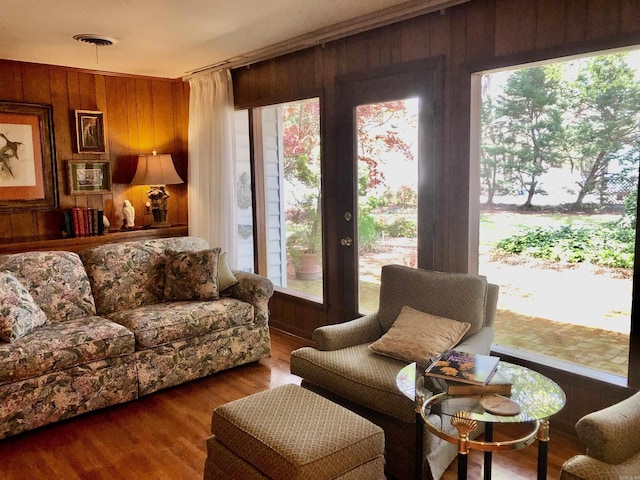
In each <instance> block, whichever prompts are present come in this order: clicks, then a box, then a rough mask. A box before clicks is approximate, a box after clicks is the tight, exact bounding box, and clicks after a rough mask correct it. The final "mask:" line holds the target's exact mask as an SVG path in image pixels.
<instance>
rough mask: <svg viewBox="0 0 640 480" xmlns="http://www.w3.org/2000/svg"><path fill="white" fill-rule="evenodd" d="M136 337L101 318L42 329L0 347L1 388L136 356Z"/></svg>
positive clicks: (61, 323) (81, 319) (77, 320)
mask: <svg viewBox="0 0 640 480" xmlns="http://www.w3.org/2000/svg"><path fill="white" fill-rule="evenodd" d="M134 349H135V342H134V337H133V333H131V332H130V331H129V330H127V329H126V328H124V327H122V326H121V325H118V324H117V323H114V322H111V321H109V320H107V319H105V318H102V317H95V316H94V317H85V318H76V319H73V320H68V321H66V322H58V323H52V324H50V325H44V326H42V327H39V328H37V329H35V330H33V331H31V332H29V333H27V334H26V335H24V336H23V337H21V338H19V339H17V340H16V341H14V342H12V343H2V344H0V384H4V383H9V382H13V381H16V380H20V379H23V378H29V377H34V376H37V375H41V374H43V373H48V372H52V371H58V370H63V369H65V368H70V367H73V366H76V365H81V364H84V363H89V362H92V361H95V360H102V359H105V358H111V357H115V356H117V355H124V354H128V353H133V352H134Z"/></svg>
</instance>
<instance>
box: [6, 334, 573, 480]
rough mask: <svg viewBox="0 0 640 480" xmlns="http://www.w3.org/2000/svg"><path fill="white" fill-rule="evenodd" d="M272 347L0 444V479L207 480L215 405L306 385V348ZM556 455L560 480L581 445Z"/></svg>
mask: <svg viewBox="0 0 640 480" xmlns="http://www.w3.org/2000/svg"><path fill="white" fill-rule="evenodd" d="M272 344H273V355H272V357H271V358H269V359H266V360H263V361H261V362H259V363H255V364H251V365H245V366H242V367H238V368H235V369H232V370H229V371H226V372H221V373H218V374H216V375H212V376H210V377H208V378H204V379H200V380H196V381H193V382H190V383H187V384H184V385H181V386H178V387H174V388H170V389H167V390H163V391H160V392H157V393H154V394H152V395H148V396H146V397H143V398H141V399H139V400H136V401H133V402H130V403H127V404H123V405H117V406H114V407H109V408H107V409H104V410H100V411H97V412H93V413H90V414H87V415H83V416H80V417H76V418H73V419H70V420H67V421H65V422H60V423H58V424H54V425H50V426H47V427H43V428H40V429H37V430H34V431H31V432H27V433H25V434H22V435H18V436H16V437H11V438H7V439H4V440H0V478H1V479H3V480H38V479H43V480H44V479H46V480H52V479H64V480H74V479H87V480H88V479H91V480H100V479H105V480H106V479H109V480H118V479H123V480H137V479H145V480H149V479H151V480H163V479H167V480H177V479H179V480H196V479H198V480H199V479H202V477H203V469H204V460H205V455H206V451H205V439H206V438H207V437H208V436H209V435H210V433H209V432H210V421H211V413H212V411H213V409H214V408H215V407H217V406H219V405H222V404H223V403H226V402H229V401H231V400H236V399H238V398H241V397H244V396H246V395H250V394H252V393H255V392H258V391H262V390H266V389H268V388H272V387H276V386H278V385H282V384H285V383H299V382H300V379H299V378H298V377H296V376H293V375H291V374H290V373H289V354H290V352H291V351H292V350H293V349H295V348H298V347H299V346H302V345H304V342H303V341H302V340H299V339H296V338H293V337H290V336H288V335H286V334H283V333H280V332H278V331H272ZM549 451H550V459H549V478H558V476H559V472H560V467H561V465H562V463H563V462H564V461H565V460H566V459H568V458H569V457H571V456H573V455H574V454H575V453H577V452H579V451H582V447H581V445H580V444H579V443H578V441H577V440H575V439H572V438H569V437H566V436H563V435H560V434H553V432H552V439H551V445H550V448H549ZM536 454H537V448H535V446H531V447H528V448H525V449H523V450H519V451H516V452H509V453H504V454H494V462H493V465H494V467H493V470H494V475H493V478H494V479H495V480H507V479H508V480H517V479H533V478H536V474H535V471H536V465H537V464H536V461H537V460H536V459H537V456H536ZM481 465H482V455H481V454H479V453H478V452H472V454H471V456H470V463H469V478H480V472H481ZM456 471H457V470H456V467H455V462H454V465H452V466H451V467H450V468H449V470H447V472H446V473H445V475H444V477H443V478H444V480H453V479H455V478H456ZM363 480H364V479H363Z"/></svg>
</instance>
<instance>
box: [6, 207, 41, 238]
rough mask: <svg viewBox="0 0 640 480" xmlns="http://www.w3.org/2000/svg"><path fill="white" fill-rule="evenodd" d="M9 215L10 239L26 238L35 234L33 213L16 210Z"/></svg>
mask: <svg viewBox="0 0 640 480" xmlns="http://www.w3.org/2000/svg"><path fill="white" fill-rule="evenodd" d="M9 215H10V217H11V239H12V240H14V241H16V240H19V239H27V238H32V237H35V236H36V235H37V233H38V232H37V229H36V224H35V215H34V214H33V213H32V212H16V213H11V214H9Z"/></svg>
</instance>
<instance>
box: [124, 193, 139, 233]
mask: <svg viewBox="0 0 640 480" xmlns="http://www.w3.org/2000/svg"><path fill="white" fill-rule="evenodd" d="M122 214H123V215H124V221H123V223H122V228H133V227H134V225H135V217H136V210H135V208H133V205H131V202H130V201H129V200H125V201H124V205H123V206H122Z"/></svg>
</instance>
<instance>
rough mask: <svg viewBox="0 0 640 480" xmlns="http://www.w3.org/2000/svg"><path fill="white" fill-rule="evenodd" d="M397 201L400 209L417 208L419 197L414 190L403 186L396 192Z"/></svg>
mask: <svg viewBox="0 0 640 480" xmlns="http://www.w3.org/2000/svg"><path fill="white" fill-rule="evenodd" d="M396 199H397V202H398V206H400V207H417V206H418V195H417V193H416V191H415V189H414V188H412V187H408V186H406V185H403V186H401V187H400V188H399V189H398V191H397V192H396Z"/></svg>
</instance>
